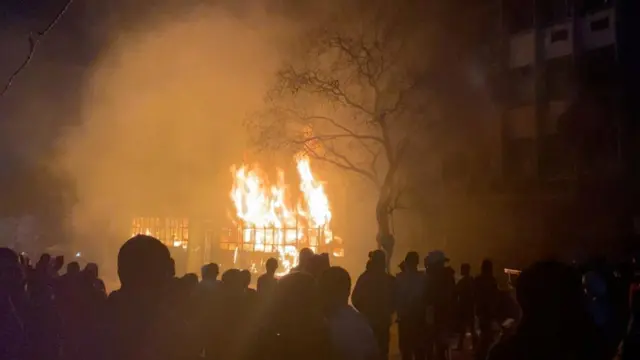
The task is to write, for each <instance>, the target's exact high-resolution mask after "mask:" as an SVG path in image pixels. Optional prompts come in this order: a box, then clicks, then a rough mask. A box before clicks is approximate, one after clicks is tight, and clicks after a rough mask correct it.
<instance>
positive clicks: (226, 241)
mask: <svg viewBox="0 0 640 360" xmlns="http://www.w3.org/2000/svg"><path fill="white" fill-rule="evenodd" d="M296 168H297V173H298V182H297V184H298V185H299V186H296V187H291V186H289V184H287V182H286V181H285V174H284V171H283V170H280V169H278V171H277V177H276V179H275V180H276V181H275V182H274V183H271V182H270V181H269V177H268V176H267V174H266V172H264V171H263V170H262V169H261V168H260V167H259V166H257V165H253V166H248V165H242V166H237V167H236V166H233V167H232V168H231V172H232V175H233V185H232V188H231V192H230V197H231V200H232V203H233V207H234V212H233V213H232V214H230V217H231V223H232V224H233V226H231V227H226V228H223V229H222V231H220V227H217V230H216V225H215V224H220V225H222V223H223V222H224V221H218V222H216V221H211V220H205V217H206V216H205V217H203V216H194V214H189V216H174V215H171V216H162V217H159V216H144V217H134V218H133V219H132V223H131V234H133V235H136V234H146V235H150V236H153V237H156V238H158V239H159V240H160V241H162V242H163V243H164V244H165V245H167V247H169V249H170V250H171V253H172V256H173V257H174V260H175V261H176V270H177V272H178V273H184V272H187V271H191V272H197V271H198V269H199V268H200V267H201V266H202V265H203V264H204V263H209V262H212V261H214V262H217V263H219V264H220V265H221V266H222V267H223V268H224V267H230V266H234V267H239V268H244V269H251V270H252V271H254V272H257V271H259V270H260V269H261V268H262V266H263V265H264V262H265V261H266V260H267V259H268V258H270V257H275V258H277V259H278V260H279V262H280V274H284V273H287V272H288V271H289V270H290V269H291V268H292V267H293V266H295V265H296V264H297V262H298V253H299V252H300V250H301V249H302V248H305V247H307V248H310V249H312V250H313V251H314V252H315V253H328V254H329V255H330V256H332V257H334V258H335V257H343V256H344V248H343V247H342V240H341V239H340V238H339V237H337V236H335V235H334V234H333V230H332V228H331V216H332V214H331V206H330V203H329V199H328V197H327V194H326V192H325V187H324V184H323V183H322V182H321V181H319V180H318V179H317V178H316V177H315V175H314V174H313V172H312V170H311V164H310V162H309V159H308V158H307V157H305V156H297V157H296ZM174 210H175V209H174ZM176 211H177V210H176ZM178 213H179V212H178ZM186 213H188V211H187V212H186ZM170 214H176V212H175V211H171V212H170ZM183 215H184V214H183ZM220 220H222V219H220ZM226 222H227V223H228V222H229V221H228V220H227V221H226ZM218 226H219V225H218Z"/></svg>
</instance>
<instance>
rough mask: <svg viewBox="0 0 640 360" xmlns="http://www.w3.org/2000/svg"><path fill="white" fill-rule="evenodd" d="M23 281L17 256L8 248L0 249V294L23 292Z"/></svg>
mask: <svg viewBox="0 0 640 360" xmlns="http://www.w3.org/2000/svg"><path fill="white" fill-rule="evenodd" d="M24 280H25V278H24V272H23V271H22V268H21V267H20V261H19V258H18V254H16V253H15V252H14V251H13V250H11V249H9V248H0V292H7V293H15V292H19V291H21V290H24Z"/></svg>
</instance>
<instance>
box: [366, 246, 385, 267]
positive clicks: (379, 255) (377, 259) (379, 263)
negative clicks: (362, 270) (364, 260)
mask: <svg viewBox="0 0 640 360" xmlns="http://www.w3.org/2000/svg"><path fill="white" fill-rule="evenodd" d="M369 255H370V257H369V264H368V265H369V268H370V269H371V270H373V271H384V270H386V268H387V255H386V254H385V253H384V251H382V250H375V251H372V252H370V253H369Z"/></svg>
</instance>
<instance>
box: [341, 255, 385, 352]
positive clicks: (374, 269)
mask: <svg viewBox="0 0 640 360" xmlns="http://www.w3.org/2000/svg"><path fill="white" fill-rule="evenodd" d="M394 299H395V278H394V277H393V276H391V275H389V274H388V273H387V260H386V254H385V252H384V251H382V250H375V251H373V252H371V253H370V258H369V262H368V263H367V269H366V270H365V271H364V272H363V273H362V275H360V277H359V278H358V280H357V281H356V285H355V286H354V288H353V294H352V295H351V302H352V303H353V306H354V307H355V308H356V309H357V310H358V311H359V312H360V313H361V314H362V315H364V317H365V318H366V319H367V321H368V322H369V326H371V329H372V330H373V334H374V336H375V338H376V341H377V343H378V347H379V349H380V356H381V358H384V359H387V358H388V357H389V339H390V329H391V323H392V322H391V316H392V314H393V312H394V311H395V301H394Z"/></svg>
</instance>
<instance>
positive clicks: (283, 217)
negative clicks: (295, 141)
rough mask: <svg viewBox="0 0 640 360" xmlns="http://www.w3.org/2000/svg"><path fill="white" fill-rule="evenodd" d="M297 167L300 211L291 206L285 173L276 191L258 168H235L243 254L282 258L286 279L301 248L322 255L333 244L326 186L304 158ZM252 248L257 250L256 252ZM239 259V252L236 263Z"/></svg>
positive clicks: (234, 197) (235, 197)
mask: <svg viewBox="0 0 640 360" xmlns="http://www.w3.org/2000/svg"><path fill="white" fill-rule="evenodd" d="M296 161H297V169H298V175H299V178H300V195H301V196H300V198H301V199H300V201H299V202H298V204H297V205H296V206H289V205H288V204H287V198H288V196H287V195H288V194H287V191H286V190H287V187H286V185H285V180H284V172H283V171H282V170H278V177H277V181H276V183H275V185H270V184H269V182H268V179H267V177H266V176H265V175H264V173H263V172H262V171H261V170H260V168H259V167H257V166H253V167H251V168H249V167H247V166H246V165H243V166H242V167H239V168H236V167H232V172H233V175H234V183H233V188H232V190H231V199H232V200H233V203H234V205H235V209H236V214H235V216H236V219H237V220H239V221H240V222H241V225H242V226H241V228H242V235H241V238H242V243H243V250H245V251H253V252H264V253H277V254H279V260H280V267H281V269H282V270H283V271H282V273H287V272H288V271H289V270H290V269H291V268H292V267H293V266H294V265H295V264H296V263H297V260H298V259H297V257H298V251H299V250H300V249H299V248H298V247H299V244H304V246H306V247H309V248H311V249H312V250H314V252H318V250H319V247H320V246H322V245H326V244H328V243H329V242H331V241H332V239H333V234H332V232H331V227H330V223H331V209H330V205H329V199H328V198H327V195H326V193H325V190H324V185H323V184H322V183H321V182H320V181H318V180H317V179H316V178H315V177H314V175H313V172H312V171H311V165H310V163H309V159H308V158H307V157H305V156H298V157H297V158H296ZM246 244H249V245H251V247H250V249H249V248H248V247H247V246H244V245H246ZM237 256H238V255H237V248H236V251H235V253H234V262H235V261H236V259H237ZM252 266H255V264H252Z"/></svg>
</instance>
